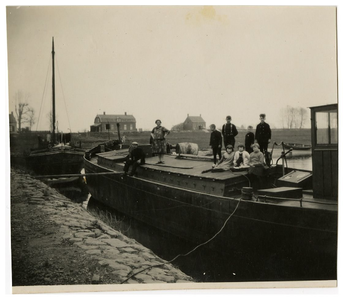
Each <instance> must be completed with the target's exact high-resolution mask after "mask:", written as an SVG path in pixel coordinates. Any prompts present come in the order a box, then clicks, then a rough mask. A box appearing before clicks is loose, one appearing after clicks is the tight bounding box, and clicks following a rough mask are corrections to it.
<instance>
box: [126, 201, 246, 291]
mask: <svg viewBox="0 0 344 300" xmlns="http://www.w3.org/2000/svg"><path fill="white" fill-rule="evenodd" d="M240 201H241V198H240V199H239V201H238V204H237V205H236V207H235V209H234V210H233V212H232V213H231V214H230V215H229V216H228V218H227V219H226V221H225V222H224V223H223V225H222V227H221V228H220V230H219V231H218V232H216V233H215V234H214V235H213V236H212V237H211V238H210V239H208V240H207V241H205V242H203V243H201V244H199V245H197V246H196V247H194V248H193V249H192V250H190V251H189V252H187V253H185V254H178V255H177V256H175V257H174V258H173V259H171V260H169V261H166V262H164V263H162V264H156V265H153V266H148V267H146V268H144V269H142V270H140V271H138V272H136V273H134V274H131V275H130V276H129V277H127V278H126V279H125V280H123V281H122V282H121V284H123V283H125V282H127V281H128V280H129V279H130V278H132V277H134V276H136V275H137V274H139V273H142V272H143V271H146V270H148V269H150V268H154V267H160V266H164V265H166V264H170V263H172V262H173V261H175V260H176V259H177V258H178V257H181V256H187V255H189V254H191V253H192V252H194V251H196V250H197V249H198V248H199V247H201V246H204V245H206V244H208V243H210V242H211V241H212V240H213V239H215V238H216V237H217V236H218V235H219V234H220V233H221V231H222V230H223V229H224V228H225V226H226V225H227V223H228V221H229V219H230V218H231V217H232V216H233V215H234V214H235V212H236V210H237V209H238V207H239V204H240Z"/></svg>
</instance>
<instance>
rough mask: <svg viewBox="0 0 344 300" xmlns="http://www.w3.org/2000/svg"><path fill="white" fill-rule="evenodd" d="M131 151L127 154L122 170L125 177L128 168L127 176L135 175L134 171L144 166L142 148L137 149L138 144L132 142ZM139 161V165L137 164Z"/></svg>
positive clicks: (144, 157)
mask: <svg viewBox="0 0 344 300" xmlns="http://www.w3.org/2000/svg"><path fill="white" fill-rule="evenodd" d="M130 148H131V149H130V150H129V154H128V156H127V157H126V162H125V165H124V168H123V171H124V175H127V173H128V171H129V167H130V166H132V168H131V171H130V173H129V174H128V175H129V176H133V175H135V172H136V169H137V167H138V166H139V165H143V164H145V162H146V161H145V159H146V155H145V153H144V152H143V150H142V148H139V144H138V143H137V142H133V143H132V144H131V147H130ZM138 161H140V163H139V162H138Z"/></svg>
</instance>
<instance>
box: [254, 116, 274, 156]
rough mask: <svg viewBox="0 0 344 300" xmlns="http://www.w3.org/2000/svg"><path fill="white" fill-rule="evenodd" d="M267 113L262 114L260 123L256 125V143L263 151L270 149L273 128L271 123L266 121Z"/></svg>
mask: <svg viewBox="0 0 344 300" xmlns="http://www.w3.org/2000/svg"><path fill="white" fill-rule="evenodd" d="M265 117H266V115H265V114H260V115H259V118H260V123H259V124H258V125H257V127H256V134H255V138H256V141H255V142H256V143H258V144H259V146H260V151H262V152H263V153H265V152H267V151H268V144H269V143H270V140H271V129H270V125H269V124H268V123H265Z"/></svg>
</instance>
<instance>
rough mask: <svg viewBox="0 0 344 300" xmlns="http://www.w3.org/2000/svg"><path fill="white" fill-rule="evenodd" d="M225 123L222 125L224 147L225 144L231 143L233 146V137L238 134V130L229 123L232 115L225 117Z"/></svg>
mask: <svg viewBox="0 0 344 300" xmlns="http://www.w3.org/2000/svg"><path fill="white" fill-rule="evenodd" d="M226 121H227V123H226V124H224V125H223V126H222V135H223V141H224V144H225V147H227V145H232V146H233V148H234V145H235V137H236V136H237V135H238V130H237V129H236V127H235V125H234V124H232V123H231V121H232V117H231V116H227V117H226Z"/></svg>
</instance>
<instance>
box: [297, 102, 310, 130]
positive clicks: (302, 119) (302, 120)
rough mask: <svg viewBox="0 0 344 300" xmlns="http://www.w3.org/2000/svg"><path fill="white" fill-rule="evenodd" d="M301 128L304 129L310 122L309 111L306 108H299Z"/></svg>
mask: <svg viewBox="0 0 344 300" xmlns="http://www.w3.org/2000/svg"><path fill="white" fill-rule="evenodd" d="M299 116H300V128H303V127H304V126H305V124H306V122H307V120H308V111H307V109H305V108H304V107H300V108H299Z"/></svg>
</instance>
